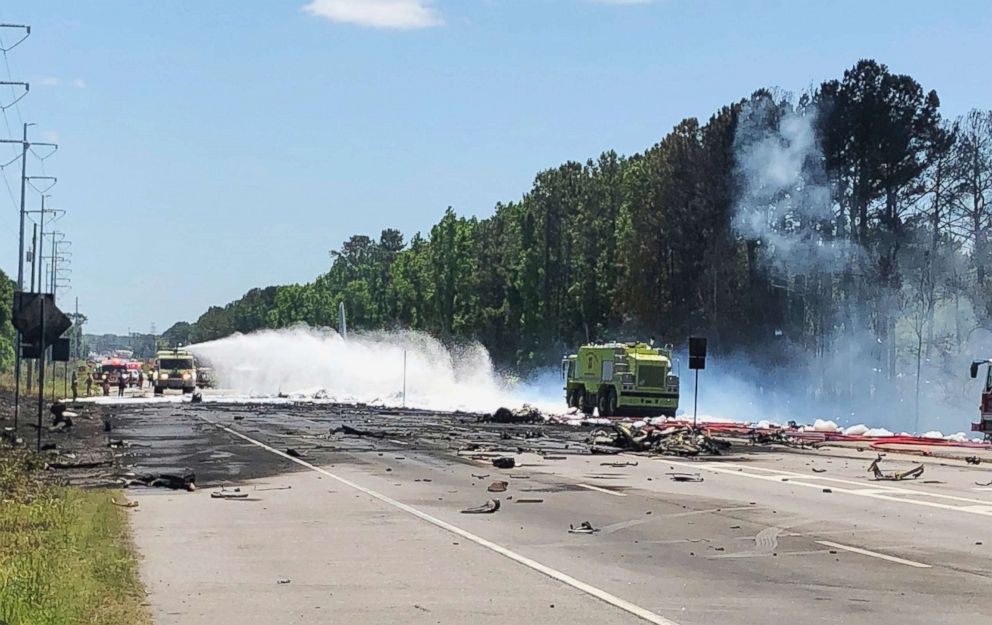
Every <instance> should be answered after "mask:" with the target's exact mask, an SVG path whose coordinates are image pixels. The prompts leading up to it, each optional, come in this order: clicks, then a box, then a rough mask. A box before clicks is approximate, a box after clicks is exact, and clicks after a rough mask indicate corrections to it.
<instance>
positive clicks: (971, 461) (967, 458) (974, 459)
mask: <svg viewBox="0 0 992 625" xmlns="http://www.w3.org/2000/svg"><path fill="white" fill-rule="evenodd" d="M964 461H965V462H967V463H968V464H982V459H981V458H979V457H978V456H965V457H964Z"/></svg>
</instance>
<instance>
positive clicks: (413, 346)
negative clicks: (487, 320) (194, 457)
mask: <svg viewBox="0 0 992 625" xmlns="http://www.w3.org/2000/svg"><path fill="white" fill-rule="evenodd" d="M189 349H190V350H192V351H193V353H195V354H196V355H197V357H199V358H202V359H204V360H205V361H207V362H208V363H209V364H210V365H211V366H212V367H213V368H214V374H215V377H216V379H217V383H218V385H219V386H222V387H225V388H230V389H233V390H234V391H235V392H236V393H238V394H241V395H247V396H252V395H264V396H277V395H280V394H283V395H286V394H288V395H290V396H291V397H292V398H293V399H318V400H320V399H326V400H327V401H338V402H360V403H366V404H376V405H385V406H400V405H401V404H403V401H404V397H403V382H404V358H405V361H406V405H407V406H414V407H418V408H427V409H433V410H471V411H480V412H492V411H493V410H495V409H496V408H499V407H500V406H510V407H516V406H520V405H522V404H524V403H530V404H531V405H534V406H535V407H537V408H539V409H540V410H542V411H545V412H556V413H560V412H563V411H564V409H565V403H564V398H563V397H562V393H563V392H562V391H561V388H560V384H556V385H553V386H556V387H557V388H552V387H551V386H549V385H548V384H544V385H542V386H544V387H545V389H544V390H543V392H538V391H536V390H535V389H534V387H533V386H528V387H527V390H526V396H525V394H524V393H523V392H521V390H520V386H519V385H518V384H515V383H514V382H511V381H509V380H507V379H505V378H503V377H502V376H499V375H498V374H497V373H496V372H495V370H494V369H493V365H492V361H491V360H490V358H489V353H488V352H487V351H486V349H485V348H484V347H482V346H481V345H479V344H478V343H469V344H466V345H462V346H459V347H457V348H451V349H449V348H448V347H446V346H445V345H444V344H442V343H441V342H440V341H438V340H436V339H434V338H432V337H430V336H428V335H426V334H423V333H421V332H351V333H349V335H348V339H347V340H344V339H342V338H341V336H340V335H338V333H337V332H335V331H333V330H329V329H313V328H308V327H304V326H297V327H293V328H288V329H282V330H262V331H260V332H254V333H252V334H234V335H232V336H229V337H226V338H223V339H218V340H216V341H210V342H207V343H200V344H197V345H192V346H190V348H189ZM535 395H543V396H535Z"/></svg>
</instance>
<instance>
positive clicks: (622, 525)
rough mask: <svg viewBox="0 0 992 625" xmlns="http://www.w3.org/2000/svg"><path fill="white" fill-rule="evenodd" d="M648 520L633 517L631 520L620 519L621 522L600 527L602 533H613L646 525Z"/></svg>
mask: <svg viewBox="0 0 992 625" xmlns="http://www.w3.org/2000/svg"><path fill="white" fill-rule="evenodd" d="M647 522H648V519H633V520H631V521H620V522H619V523H611V524H609V525H607V526H605V527H601V528H599V531H600V533H601V534H613V533H614V532H619V531H620V530H625V529H627V528H628V527H635V526H637V525H644V524H645V523H647Z"/></svg>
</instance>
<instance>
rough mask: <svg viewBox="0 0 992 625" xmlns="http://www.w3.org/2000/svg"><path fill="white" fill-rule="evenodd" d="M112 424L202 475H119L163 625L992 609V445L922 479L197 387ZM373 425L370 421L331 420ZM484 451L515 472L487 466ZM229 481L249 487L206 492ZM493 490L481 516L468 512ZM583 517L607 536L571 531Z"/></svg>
mask: <svg viewBox="0 0 992 625" xmlns="http://www.w3.org/2000/svg"><path fill="white" fill-rule="evenodd" d="M114 418H115V436H119V437H121V438H123V439H125V440H127V441H128V442H129V443H131V444H132V445H134V447H133V448H132V449H131V451H130V452H129V453H130V457H129V458H127V461H128V462H131V463H133V464H134V470H135V471H151V472H157V471H174V470H179V469H182V468H185V467H188V468H190V469H192V470H194V471H195V472H196V473H197V482H198V485H199V489H198V491H197V492H195V493H185V492H177V491H167V490H160V489H144V488H132V489H131V490H130V491H128V496H129V497H130V498H131V499H133V500H135V501H138V502H139V504H140V505H139V507H138V508H136V509H134V511H133V514H132V522H133V527H134V539H135V542H136V544H137V546H138V549H139V551H140V553H141V554H142V558H143V561H142V576H143V579H144V581H145V584H146V587H147V589H148V591H149V601H150V603H151V606H152V609H153V611H154V614H155V617H156V622H157V623H167V624H171V623H176V624H178V623H183V624H192V623H204V624H207V623H209V624H211V625H226V624H228V623H231V624H234V623H276V622H278V623H382V622H403V623H506V622H521V623H644V622H650V623H665V624H669V623H677V624H680V625H689V624H709V623H721V624H724V623H726V624H742V625H743V624H757V623H762V624H764V623H768V622H769V621H770V622H784V623H824V624H826V623H844V624H845V625H854V624H861V623H865V624H868V623H871V624H874V625H878V624H886V623H892V624H896V623H898V624H900V625H905V624H911V623H921V624H922V623H927V624H931V623H934V622H940V623H948V624H951V623H969V624H973V623H976V622H984V621H987V620H989V618H992V598H990V597H989V588H990V587H992V559H990V556H992V529H990V528H992V486H980V485H979V484H987V483H989V482H990V481H992V470H989V469H988V468H987V467H989V466H992V462H990V463H989V464H982V465H978V466H969V465H966V464H965V463H964V462H961V461H958V460H942V459H933V458H930V459H925V461H924V462H925V466H926V471H925V473H924V475H923V476H922V477H921V478H920V479H919V480H915V481H905V482H885V481H874V480H872V479H871V475H870V474H869V473H868V472H867V466H868V464H869V463H870V461H871V460H872V459H874V457H875V455H874V452H871V451H858V450H856V449H845V448H822V449H819V450H804V451H797V450H790V449H782V448H764V449H756V448H753V447H748V446H746V445H744V446H735V448H734V449H732V450H731V452H730V453H729V454H727V455H725V456H721V457H717V458H711V459H700V460H694V459H686V458H667V457H649V456H644V455H630V454H620V455H617V456H600V455H588V454H584V453H583V454H579V453H575V452H576V451H577V448H578V445H575V444H574V443H573V442H572V441H575V440H577V439H580V438H581V437H582V436H584V435H585V434H586V433H587V432H575V431H574V429H573V430H572V431H568V432H566V431H560V430H556V429H555V428H549V427H542V426H512V427H508V426H501V425H495V424H475V423H472V421H473V419H474V418H470V417H459V416H457V415H455V416H451V415H447V416H445V415H428V414H408V415H406V414H395V415H381V414H369V412H368V411H365V410H362V409H356V410H355V411H354V413H353V414H350V413H349V411H348V410H346V409H336V410H324V409H322V408H319V407H313V406H310V407H294V406H291V405H285V406H266V405H258V406H230V405H228V406H221V405H214V404H210V403H205V404H200V405H190V404H183V405H174V404H169V405H155V404H148V405H136V406H132V407H126V406H120V407H119V408H117V409H116V415H115V417H114ZM383 423H386V424H389V425H390V427H393V429H392V430H391V431H389V432H386V433H385V434H384V436H383V438H375V437H372V436H353V435H346V434H342V433H340V432H339V433H336V434H329V432H330V430H331V429H332V428H337V429H339V428H340V426H341V425H342V424H351V425H353V426H355V427H364V428H370V427H371V428H381V427H383V426H382V424H383ZM536 430H541V431H542V432H543V434H544V436H542V437H540V438H532V437H533V436H535V435H536V434H535V431H536ZM528 432H530V437H529V436H528V435H527V433H528ZM480 442H481V443H484V444H481V445H480ZM494 445H501V446H503V447H504V448H506V449H514V451H513V452H512V453H508V454H507V453H506V452H503V453H502V454H497V455H509V456H510V457H513V458H514V459H515V461H516V465H517V466H516V467H515V468H513V469H496V468H494V467H493V466H492V463H491V462H490V460H489V458H488V457H487V456H486V454H485V453H484V450H485V449H487V448H490V447H492V446H494ZM466 448H470V449H469V450H468V451H466ZM515 448H519V449H515ZM289 450H292V452H291V453H292V454H293V455H290V454H287V451H289ZM480 450H481V451H480ZM517 451H520V452H522V453H517ZM535 452H539V453H535ZM294 456H301V457H294ZM473 456H474V458H473ZM918 460H919V458H918V457H912V456H908V455H906V456H902V455H898V454H889V455H888V456H887V457H886V458H885V459H884V460H883V464H882V468H883V469H885V470H887V471H888V470H895V469H906V468H909V467H911V466H913V463H914V462H916V461H918ZM635 463H636V464H635ZM614 465H616V466H614ZM814 469H815V471H814ZM673 473H685V474H698V475H699V476H700V477H701V478H702V481H688V482H681V481H674V480H673V479H672V477H673V476H672V474H673ZM494 481H505V482H507V487H506V490H505V492H496V493H493V492H489V491H488V490H487V487H488V486H489V485H490V484H491V483H492V482H494ZM221 488H224V489H227V490H231V489H234V488H240V489H241V491H242V492H246V493H248V496H247V497H246V498H244V499H231V500H227V499H214V498H211V497H210V495H209V493H211V492H216V491H218V490H220V489H221ZM490 498H498V499H499V500H500V504H501V506H500V509H499V510H498V511H497V512H495V513H492V514H464V513H462V512H461V510H463V509H466V508H470V507H473V506H479V505H481V504H484V503H485V502H486V501H487V500H488V499H490ZM582 522H588V523H589V524H590V525H591V526H592V527H593V528H595V529H596V530H598V531H595V532H593V533H587V534H583V533H570V532H569V527H570V526H576V527H577V526H579V525H580V524H581V523H582Z"/></svg>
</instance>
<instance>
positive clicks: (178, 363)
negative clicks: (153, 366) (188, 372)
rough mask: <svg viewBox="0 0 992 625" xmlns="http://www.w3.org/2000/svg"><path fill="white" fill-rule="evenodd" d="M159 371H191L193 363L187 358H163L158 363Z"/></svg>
mask: <svg viewBox="0 0 992 625" xmlns="http://www.w3.org/2000/svg"><path fill="white" fill-rule="evenodd" d="M158 367H159V369H192V368H193V361H192V360H190V359H189V358H163V359H161V360H160V361H159V363H158Z"/></svg>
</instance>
